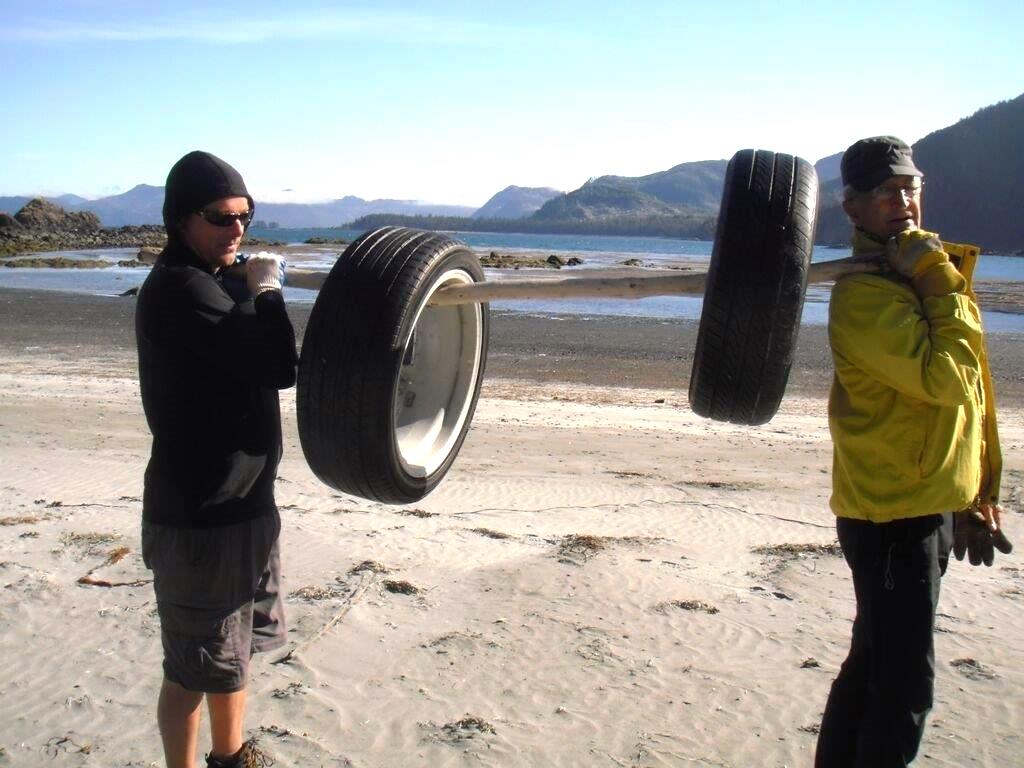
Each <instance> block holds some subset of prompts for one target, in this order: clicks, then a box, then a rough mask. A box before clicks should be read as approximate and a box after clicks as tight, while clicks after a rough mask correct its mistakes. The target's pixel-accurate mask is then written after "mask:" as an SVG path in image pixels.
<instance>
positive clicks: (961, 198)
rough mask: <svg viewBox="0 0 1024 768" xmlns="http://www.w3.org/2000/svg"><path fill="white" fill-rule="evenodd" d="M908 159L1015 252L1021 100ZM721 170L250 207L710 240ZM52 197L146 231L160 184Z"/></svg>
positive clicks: (825, 207) (829, 179) (830, 207)
mask: <svg viewBox="0 0 1024 768" xmlns="http://www.w3.org/2000/svg"><path fill="white" fill-rule="evenodd" d="M853 138H856V137H851V141H852V140H853ZM841 155H842V153H841V152H836V153H835V154H832V155H829V156H827V157H824V158H821V159H819V160H818V161H817V162H816V163H815V168H816V170H817V172H818V179H819V183H820V185H821V190H820V195H819V214H818V230H817V242H818V243H819V244H830V245H845V244H847V243H848V242H849V235H850V225H849V222H848V221H847V219H846V216H845V214H844V213H843V211H842V206H841V202H840V197H841V192H842V189H841V182H840V179H839V161H840V158H841ZM914 158H915V160H916V162H917V164H918V166H919V167H920V168H922V169H923V170H924V171H925V172H926V181H925V184H926V187H925V200H924V211H925V222H924V223H925V226H926V227H928V228H930V229H934V230H936V231H938V232H940V233H941V234H942V236H943V237H944V238H945V239H947V240H952V241H956V242H970V243H975V244H978V245H981V246H982V247H983V248H984V249H986V250H992V251H1000V252H1022V251H1024V227H1021V226H1020V216H1021V211H1022V210H1024V201H1022V191H1021V189H1022V187H1021V184H1020V179H1022V178H1024V94H1022V95H1021V96H1018V97H1016V98H1014V99H1011V100H1009V101H1004V102H1000V103H998V104H994V105H992V106H989V107H985V108H984V109H981V110H979V111H978V112H976V113H975V114H973V115H971V116H970V117H966V118H964V119H962V120H960V121H959V122H957V123H956V124H954V125H951V126H948V127H946V128H942V129H940V130H937V131H935V132H933V133H930V134H928V135H927V136H925V137H924V138H923V139H921V140H920V141H918V142H917V143H915V144H914ZM726 167H727V161H726V160H703V161H697V162H689V163H682V164H679V165H676V166H673V167H672V168H669V169H668V170H666V171H659V172H657V173H652V174H648V175H646V176H637V177H629V176H599V177H595V178H592V179H590V180H589V181H587V182H586V183H585V184H584V185H583V186H581V187H580V188H579V189H576V190H572V191H570V192H567V193H562V192H559V191H557V190H554V189H550V188H547V187H541V188H537V187H517V186H509V187H506V188H505V189H503V190H501V191H500V192H498V193H497V194H495V195H494V196H493V197H492V198H491V199H490V200H488V201H487V203H486V204H485V205H483V206H482V207H480V208H478V209H474V208H471V207H466V206H453V205H431V204H424V203H419V202H416V201H410V200H387V199H382V200H363V199H361V198H358V197H353V196H348V197H344V198H341V199H338V200H332V201H330V202H325V203H309V204H299V203H258V204H257V209H256V218H257V220H258V221H260V222H263V223H265V224H268V225H276V226H280V227H337V226H342V225H345V224H349V223H354V225H355V226H356V227H357V228H358V227H359V226H360V225H361V223H363V222H364V221H372V222H373V225H375V226H376V225H379V224H382V223H389V222H390V221H394V222H395V223H402V224H406V225H410V226H424V227H428V228H439V227H440V228H451V229H469V230H481V229H491V230H492V231H506V232H577V233H586V232H589V233H592V234H624V235H668V236H682V237H688V236H698V237H701V236H704V233H710V232H714V226H713V224H714V221H713V220H714V217H715V216H716V215H717V211H718V205H719V201H720V197H721V190H722V186H723V182H724V178H725V170H726ZM28 200H29V198H28V197H0V212H8V213H14V212H16V211H17V210H19V209H20V208H21V207H22V206H23V205H24V204H25V203H26V202H27V201H28ZM51 200H52V201H53V202H55V203H57V204H58V205H60V206H62V207H63V208H65V209H66V210H69V211H92V212H93V213H95V214H96V215H97V216H99V218H100V220H101V221H102V223H103V224H104V225H105V226H121V225H127V224H153V223H161V216H160V207H161V204H162V201H163V188H162V187H154V186H149V185H144V184H140V185H139V186H137V187H135V188H133V189H131V190H129V191H128V192H125V193H124V194H121V195H114V196H112V197H106V198H102V199H100V200H85V199H84V198H81V197H78V196H75V195H62V196H61V197H57V198H51Z"/></svg>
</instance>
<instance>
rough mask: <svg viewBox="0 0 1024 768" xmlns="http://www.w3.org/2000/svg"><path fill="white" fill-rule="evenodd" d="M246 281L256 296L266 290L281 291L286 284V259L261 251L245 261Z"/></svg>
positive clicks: (250, 291)
mask: <svg viewBox="0 0 1024 768" xmlns="http://www.w3.org/2000/svg"><path fill="white" fill-rule="evenodd" d="M245 282H246V284H247V285H248V286H249V293H251V294H252V295H253V296H254V297H255V296H259V295H260V294H261V293H263V292H264V291H280V290H281V286H282V285H284V259H282V258H281V257H280V256H277V255H275V254H273V253H267V252H266V251H261V252H260V253H255V254H253V255H252V256H250V257H249V258H248V260H247V261H246V262H245Z"/></svg>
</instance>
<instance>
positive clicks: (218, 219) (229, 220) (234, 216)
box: [196, 209, 253, 229]
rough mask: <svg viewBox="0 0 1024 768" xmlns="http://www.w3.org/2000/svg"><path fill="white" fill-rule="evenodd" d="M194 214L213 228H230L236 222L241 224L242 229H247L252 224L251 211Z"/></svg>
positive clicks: (203, 211) (198, 212) (199, 212)
mask: <svg viewBox="0 0 1024 768" xmlns="http://www.w3.org/2000/svg"><path fill="white" fill-rule="evenodd" d="M196 213H197V214H198V215H199V216H201V217H202V218H203V220H204V221H206V222H207V223H208V224H213V226H215V227H230V226H231V225H232V224H234V223H235V222H236V221H240V222H242V228H243V229H244V228H245V227H248V226H249V224H251V223H252V215H253V210H252V209H249V210H248V211H242V212H241V213H227V212H225V211H207V210H202V211H196Z"/></svg>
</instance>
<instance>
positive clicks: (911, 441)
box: [829, 231, 1002, 522]
mask: <svg viewBox="0 0 1024 768" xmlns="http://www.w3.org/2000/svg"><path fill="white" fill-rule="evenodd" d="M943 248H944V250H945V251H946V253H947V254H949V256H950V259H951V260H952V261H953V263H954V264H955V265H956V267H957V268H958V269H959V270H960V272H961V274H963V276H964V277H965V279H966V285H967V287H966V289H965V292H964V293H952V294H947V295H943V296H932V297H926V298H924V299H921V298H919V297H918V296H917V294H916V293H915V292H914V291H913V289H912V288H911V286H910V283H909V281H906V280H904V279H903V278H901V277H900V276H899V275H897V274H895V273H885V274H857V275H848V276H845V277H842V278H840V279H839V280H838V281H837V282H836V285H835V287H834V288H833V290H832V298H831V301H830V304H829V340H830V342H831V345H832V356H833V359H834V361H835V378H834V380H833V383H832V392H831V395H830V397H829V429H830V431H831V433H832V441H833V444H834V446H835V448H834V453H833V466H832V498H831V501H830V504H831V507H832V511H833V512H835V514H836V515H837V516H839V517H849V518H855V519H858V520H869V521H872V522H888V521H891V520H897V519H901V518H908V517H920V516H922V515H930V514H935V513H938V512H952V511H956V510H960V509H964V508H966V507H969V506H971V504H972V503H974V502H975V501H979V500H980V501H986V502H990V503H995V502H996V501H998V498H999V481H1000V473H1001V469H1002V458H1001V455H1000V452H999V437H998V435H997V432H996V416H995V398H994V396H993V393H992V380H991V375H990V373H989V368H988V360H987V357H986V352H985V343H984V338H983V334H982V327H981V314H980V312H979V310H978V305H977V302H976V300H975V296H974V293H973V291H972V289H971V277H972V275H973V271H974V266H975V264H976V263H977V259H978V248H976V247H973V246H962V245H956V244H952V243H943ZM878 249H879V245H878V244H877V243H874V242H872V241H870V239H869V238H867V236H866V235H864V234H863V233H862V232H860V231H857V232H856V234H855V237H854V253H858V252H864V251H868V250H874V251H877V250H878Z"/></svg>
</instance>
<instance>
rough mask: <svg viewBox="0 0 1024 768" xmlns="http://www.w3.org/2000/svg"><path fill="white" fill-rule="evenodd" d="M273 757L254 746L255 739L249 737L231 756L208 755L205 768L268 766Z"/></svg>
mask: <svg viewBox="0 0 1024 768" xmlns="http://www.w3.org/2000/svg"><path fill="white" fill-rule="evenodd" d="M273 764H274V758H272V757H271V756H270V755H268V754H266V753H264V752H263V751H262V750H261V749H260V748H259V747H257V746H256V739H249V740H248V741H247V742H245V744H243V745H242V748H241V749H240V750H238V751H237V752H236V753H235V754H234V755H233V756H232V757H214V756H213V755H208V756H207V758H206V768H268V766H271V765H273Z"/></svg>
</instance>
